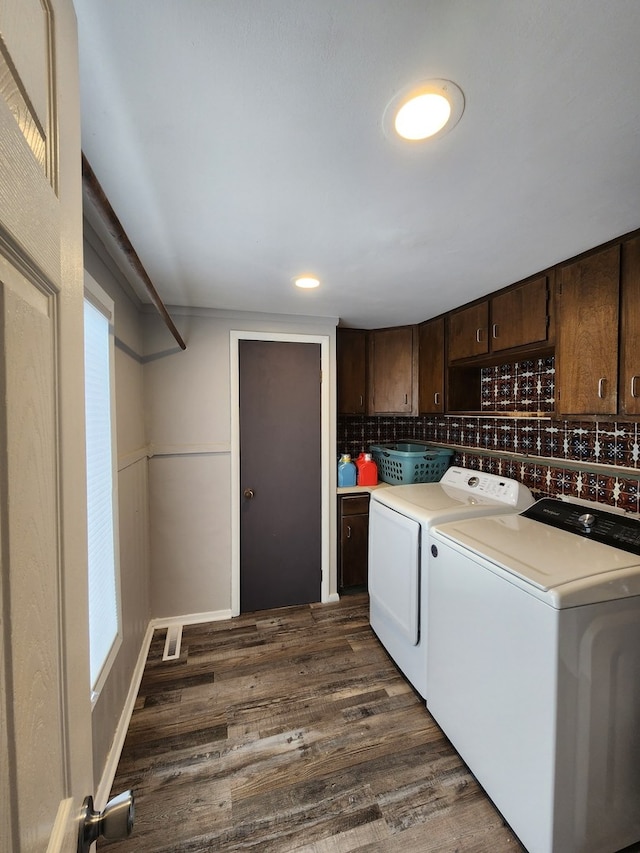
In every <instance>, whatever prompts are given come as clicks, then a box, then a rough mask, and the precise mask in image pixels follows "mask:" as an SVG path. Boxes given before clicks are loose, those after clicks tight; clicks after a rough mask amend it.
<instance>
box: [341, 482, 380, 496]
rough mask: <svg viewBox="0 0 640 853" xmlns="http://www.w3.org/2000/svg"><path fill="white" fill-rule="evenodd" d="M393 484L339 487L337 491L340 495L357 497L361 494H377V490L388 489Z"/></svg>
mask: <svg viewBox="0 0 640 853" xmlns="http://www.w3.org/2000/svg"><path fill="white" fill-rule="evenodd" d="M392 485H393V484H392V483H383V482H382V481H380V482H379V483H378V485H377V486H338V488H337V489H336V491H337V493H338V494H339V495H357V494H358V493H359V492H375V491H376V489H388V488H390V487H391V486H392Z"/></svg>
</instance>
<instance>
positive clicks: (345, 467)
mask: <svg viewBox="0 0 640 853" xmlns="http://www.w3.org/2000/svg"><path fill="white" fill-rule="evenodd" d="M355 484H356V466H355V465H354V464H353V462H352V461H351V456H350V454H349V453H343V454H342V456H341V457H340V462H338V486H355Z"/></svg>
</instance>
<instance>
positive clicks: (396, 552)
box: [369, 501, 420, 645]
mask: <svg viewBox="0 0 640 853" xmlns="http://www.w3.org/2000/svg"><path fill="white" fill-rule="evenodd" d="M419 572H420V524H419V523H418V522H417V521H415V520H414V519H412V518H408V517H407V516H406V515H402V514H401V513H399V512H396V511H395V510H392V509H389V507H386V506H384V505H383V504H380V503H378V502H377V501H371V506H370V510H369V598H370V600H371V612H372V614H374V613H375V614H377V616H376V617H375V621H374V618H373V616H372V621H371V625H372V627H373V629H374V630H375V631H376V633H377V634H378V636H379V637H380V639H381V640H382V641H383V642H384V633H385V631H386V630H389V629H390V630H392V631H393V632H394V633H395V634H397V635H399V636H400V637H401V638H402V640H403V641H404V642H407V643H409V644H411V645H416V644H417V643H418V641H419V639H420V596H419V592H420V584H419V581H420V574H419Z"/></svg>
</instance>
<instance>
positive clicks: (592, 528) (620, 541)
mask: <svg viewBox="0 0 640 853" xmlns="http://www.w3.org/2000/svg"><path fill="white" fill-rule="evenodd" d="M521 515H523V516H524V517H525V518H532V519H533V520H534V521H540V522H541V523H542V524H549V525H551V527H557V528H559V529H560V530H566V531H568V532H570V533H575V534H577V535H578V536H586V537H588V538H589V539H595V540H596V541H598V542H602V543H603V544H604V545H610V546H612V547H613V548H621V549H622V550H623V551H630V552H631V553H632V554H640V519H638V518H635V517H632V516H627V515H618V514H617V513H615V512H607V511H606V510H603V509H599V508H597V507H593V508H591V507H585V506H584V505H583V504H573V503H570V502H569V501H559V500H556V499H555V498H542V500H539V501H538V502H537V503H535V504H533V506H531V507H529V508H528V509H526V510H525V511H524V512H523V513H521Z"/></svg>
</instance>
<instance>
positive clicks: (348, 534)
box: [347, 524, 351, 539]
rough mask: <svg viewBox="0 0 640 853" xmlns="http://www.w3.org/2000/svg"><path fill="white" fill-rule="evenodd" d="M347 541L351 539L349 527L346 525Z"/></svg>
mask: <svg viewBox="0 0 640 853" xmlns="http://www.w3.org/2000/svg"><path fill="white" fill-rule="evenodd" d="M347 539H351V525H350V524H347Z"/></svg>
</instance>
